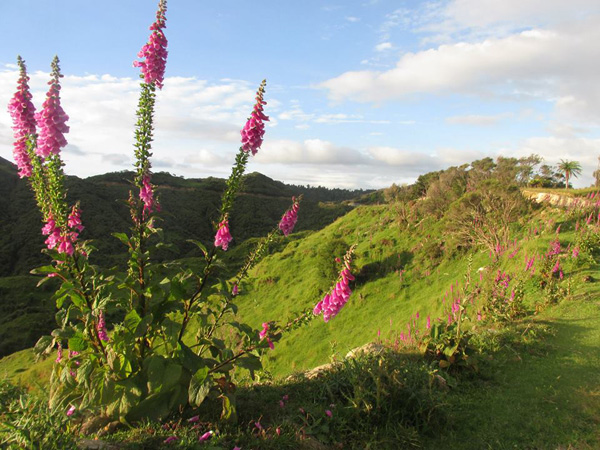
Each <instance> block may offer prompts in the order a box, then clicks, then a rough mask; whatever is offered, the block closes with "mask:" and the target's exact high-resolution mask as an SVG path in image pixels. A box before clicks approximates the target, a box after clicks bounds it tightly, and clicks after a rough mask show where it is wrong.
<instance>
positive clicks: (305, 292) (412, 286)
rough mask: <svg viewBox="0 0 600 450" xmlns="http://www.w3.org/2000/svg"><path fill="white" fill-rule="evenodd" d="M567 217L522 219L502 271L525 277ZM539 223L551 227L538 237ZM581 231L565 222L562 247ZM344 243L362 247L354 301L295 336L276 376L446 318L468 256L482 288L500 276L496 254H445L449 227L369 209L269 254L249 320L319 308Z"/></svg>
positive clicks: (532, 287)
mask: <svg viewBox="0 0 600 450" xmlns="http://www.w3.org/2000/svg"><path fill="white" fill-rule="evenodd" d="M563 220H564V216H563V214H562V212H561V211H559V210H553V209H542V210H540V211H537V212H534V213H532V214H531V215H530V216H527V217H523V220H522V224H520V225H518V226H519V227H520V230H519V243H518V245H517V246H516V247H515V248H518V250H517V251H516V253H514V255H512V257H510V258H509V257H508V253H509V252H507V253H506V254H505V255H504V256H503V257H502V258H501V259H500V261H499V264H498V269H502V270H505V271H507V272H510V273H513V274H519V273H522V272H523V267H524V258H525V256H526V255H534V254H536V253H544V252H545V251H546V250H547V248H548V246H549V243H550V241H551V240H553V239H554V237H555V234H554V231H555V229H556V227H557V226H558V225H560V224H561V223H563ZM549 223H550V224H551V225H550V226H549V225H548V224H549ZM534 224H535V225H537V224H539V227H543V231H542V232H541V234H539V235H537V236H534V237H530V236H529V235H528V233H529V230H530V229H533V228H534ZM574 226H575V224H574V223H572V221H565V222H564V224H563V225H562V226H561V233H560V240H561V243H562V244H563V246H567V245H569V243H571V242H573V240H574V237H575V235H574V229H573V228H574ZM337 241H342V242H343V243H344V244H345V245H346V247H347V246H349V245H351V244H353V243H357V244H358V246H357V249H356V259H355V261H356V274H357V280H356V283H355V285H354V293H353V296H352V300H351V301H350V302H349V303H348V305H347V306H346V307H345V308H344V309H343V310H342V311H341V312H340V314H339V315H338V316H337V317H335V319H333V320H332V321H331V322H330V323H328V324H326V323H324V322H323V321H322V319H321V318H319V319H316V320H314V321H313V322H312V323H311V324H310V325H309V326H308V327H306V328H303V329H300V330H297V331H294V332H293V333H291V334H290V335H288V336H286V337H285V338H284V339H283V341H282V342H281V343H280V344H279V346H278V348H276V349H275V350H274V351H273V352H272V353H271V354H269V356H268V363H267V368H268V369H269V370H270V371H272V372H273V374H274V375H276V376H284V375H287V374H289V373H290V372H292V371H295V370H305V369H308V368H311V367H314V366H317V365H319V364H324V363H326V362H329V360H330V358H332V357H340V356H344V355H345V354H346V353H347V352H348V351H349V350H350V349H352V348H355V347H358V346H360V345H363V344H365V343H366V342H369V341H372V340H374V339H377V338H378V336H379V335H381V339H390V338H391V339H392V340H394V339H395V337H396V335H397V334H399V333H401V332H406V324H407V323H408V322H409V320H410V317H411V316H414V315H415V314H416V313H419V316H420V322H421V326H423V324H424V322H425V318H426V317H427V316H428V315H430V316H431V317H439V316H441V313H442V309H443V308H444V303H443V299H444V295H448V293H449V292H450V291H451V289H452V285H453V284H455V283H458V284H461V285H462V284H463V283H464V277H465V275H466V273H467V268H468V256H470V257H471V258H472V263H471V264H472V266H471V277H472V279H473V280H474V282H476V283H477V282H478V281H479V274H480V273H481V274H482V276H483V277H484V278H485V279H487V278H489V277H493V276H494V275H495V273H489V270H487V268H488V267H490V266H491V264H492V263H493V260H492V259H490V256H489V253H488V252H487V251H481V250H477V249H472V250H470V251H468V252H464V253H458V254H457V253H454V252H453V251H452V250H451V249H448V248H446V249H445V250H440V249H443V247H444V245H445V243H447V241H448V236H447V235H445V225H444V222H443V221H439V220H435V219H432V218H429V219H425V220H423V221H421V222H420V223H419V225H418V226H416V227H415V226H413V225H408V226H407V225H406V224H405V223H403V222H401V221H400V220H399V218H398V215H397V213H396V212H395V211H394V209H393V207H390V206H389V205H386V206H363V207H359V208H357V209H355V210H354V211H352V212H350V213H348V214H347V215H346V216H344V217H342V218H340V219H338V220H337V221H335V222H334V223H333V224H331V225H329V226H328V227H326V228H324V229H323V230H320V231H318V232H315V233H313V234H311V235H310V236H308V237H307V238H305V239H303V240H299V241H294V242H291V243H290V244H288V246H287V247H286V248H285V249H284V250H283V251H281V252H280V253H277V254H275V255H272V256H270V257H268V258H266V259H265V261H264V262H263V263H262V264H261V265H259V266H258V267H257V268H256V270H255V272H254V274H253V275H254V277H255V281H253V282H252V283H250V284H248V285H247V286H246V285H244V286H243V288H242V295H241V298H240V300H239V304H240V315H241V316H242V317H243V319H244V320H247V321H248V322H249V323H251V324H253V325H254V326H259V325H260V323H262V322H265V321H269V320H277V319H279V318H282V317H293V316H294V314H297V313H298V312H299V311H301V310H303V309H304V308H307V307H312V306H314V305H315V304H316V303H317V301H318V300H319V299H320V298H321V297H322V296H323V294H324V293H325V292H326V290H328V289H329V287H330V280H331V274H327V275H326V276H323V273H322V271H323V270H324V268H325V267H327V263H329V264H330V265H331V262H333V258H335V257H341V256H343V252H344V250H343V248H344V247H343V246H342V247H339V250H338V253H335V252H334V253H328V249H331V242H337ZM510 253H512V252H510ZM480 268H481V269H480ZM568 276H569V277H572V279H571V280H572V283H573V284H574V285H576V284H579V283H581V279H580V278H581V276H580V275H579V274H578V273H572V274H569V275H568ZM536 283H539V280H538V279H537V278H535V277H532V278H531V279H530V280H528V282H527V283H526V284H525V289H526V291H527V293H528V294H529V295H526V296H525V300H526V303H527V306H528V308H530V309H534V308H535V303H536V302H540V301H542V298H541V296H542V293H541V292H539V290H538V289H537V286H536ZM455 285H456V284H455Z"/></svg>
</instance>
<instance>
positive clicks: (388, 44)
mask: <svg viewBox="0 0 600 450" xmlns="http://www.w3.org/2000/svg"><path fill="white" fill-rule="evenodd" d="M392 48H393V45H392V43H391V42H382V43H381V44H377V45H376V46H375V51H376V52H385V51H386V50H391V49H392Z"/></svg>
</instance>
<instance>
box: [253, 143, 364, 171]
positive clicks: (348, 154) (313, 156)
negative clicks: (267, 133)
mask: <svg viewBox="0 0 600 450" xmlns="http://www.w3.org/2000/svg"><path fill="white" fill-rule="evenodd" d="M255 161H256V162H257V163H260V164H273V163H278V164H315V165H320V164H333V165H354V164H360V163H364V162H366V161H365V158H364V156H363V155H362V154H361V153H360V152H359V151H357V150H355V149H351V148H347V147H339V146H336V145H335V144H333V143H332V142H329V141H324V140H321V139H306V140H305V141H303V142H297V141H292V140H270V141H265V143H264V144H263V146H262V149H261V151H260V152H259V153H258V154H257V155H256V157H255Z"/></svg>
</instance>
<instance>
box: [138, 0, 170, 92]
mask: <svg viewBox="0 0 600 450" xmlns="http://www.w3.org/2000/svg"><path fill="white" fill-rule="evenodd" d="M166 12H167V1H166V0H161V1H160V3H159V4H158V10H157V11H156V21H155V22H154V23H153V24H152V25H150V31H152V33H150V37H149V38H148V42H147V43H146V44H145V45H144V46H143V47H142V49H141V50H140V51H139V53H138V55H137V56H138V58H143V59H145V61H134V62H133V66H134V67H139V68H140V69H141V71H142V75H143V77H144V83H146V84H154V85H156V87H157V88H158V89H162V87H163V82H164V79H165V68H166V65H167V54H168V51H167V38H166V36H165V33H164V32H163V29H165V28H166V27H167V26H166V24H165V22H166V21H167V19H166V17H165V13H166Z"/></svg>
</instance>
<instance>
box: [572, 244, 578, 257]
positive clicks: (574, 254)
mask: <svg viewBox="0 0 600 450" xmlns="http://www.w3.org/2000/svg"><path fill="white" fill-rule="evenodd" d="M578 256H579V247H574V248H573V253H572V257H573V258H577V257H578Z"/></svg>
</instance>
